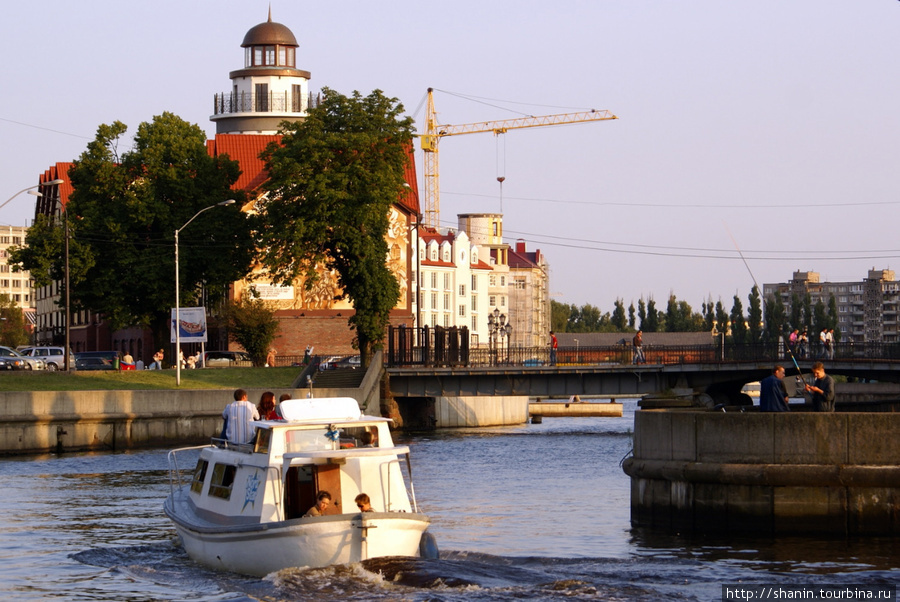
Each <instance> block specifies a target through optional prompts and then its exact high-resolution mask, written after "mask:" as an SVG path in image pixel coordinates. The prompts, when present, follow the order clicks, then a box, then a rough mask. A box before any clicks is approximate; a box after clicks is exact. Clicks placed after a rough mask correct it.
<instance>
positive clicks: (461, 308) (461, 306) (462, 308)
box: [459, 305, 466, 318]
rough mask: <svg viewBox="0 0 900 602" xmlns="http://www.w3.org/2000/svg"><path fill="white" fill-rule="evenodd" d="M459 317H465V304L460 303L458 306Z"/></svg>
mask: <svg viewBox="0 0 900 602" xmlns="http://www.w3.org/2000/svg"><path fill="white" fill-rule="evenodd" d="M459 317H460V318H465V317H466V306H465V305H460V306H459Z"/></svg>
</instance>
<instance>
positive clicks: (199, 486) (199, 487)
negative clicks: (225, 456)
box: [191, 458, 209, 493]
mask: <svg viewBox="0 0 900 602" xmlns="http://www.w3.org/2000/svg"><path fill="white" fill-rule="evenodd" d="M207 466H209V462H207V461H206V460H204V459H203V458H199V459H198V460H197V467H196V468H194V479H193V480H192V481H191V491H193V492H194V493H200V492H201V491H203V481H205V480H206V467H207Z"/></svg>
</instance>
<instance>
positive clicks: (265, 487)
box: [164, 398, 437, 576]
mask: <svg viewBox="0 0 900 602" xmlns="http://www.w3.org/2000/svg"><path fill="white" fill-rule="evenodd" d="M280 412H281V415H282V417H283V420H265V421H259V422H254V423H253V424H254V426H256V429H257V431H256V432H257V434H256V438H255V439H254V442H253V443H250V444H242V445H237V444H234V443H230V442H228V441H225V440H223V439H213V440H212V444H211V445H207V446H201V447H199V448H198V447H187V448H181V449H177V450H173V451H171V452H169V476H170V484H171V490H172V491H171V494H170V495H169V497H168V498H167V499H166V502H165V506H164V508H165V512H166V515H167V516H168V517H169V518H170V519H172V521H173V522H174V523H175V529H176V530H177V531H178V534H179V535H180V537H181V541H182V543H183V544H184V548H185V550H186V551H187V553H188V555H189V556H190V557H191V558H193V559H194V560H195V561H197V562H199V563H201V564H203V565H206V566H208V567H212V568H215V569H223V570H228V571H234V572H236V573H242V574H247V575H259V576H262V575H267V574H269V573H271V572H273V571H277V570H281V569H283V568H287V567H323V566H328V565H332V564H343V563H349V562H359V561H362V560H366V559H368V558H376V557H382V556H423V557H436V556H437V546H436V545H435V543H434V539H433V537H432V536H431V535H430V534H429V533H427V531H426V529H427V528H428V524H429V520H428V517H426V516H425V515H424V514H421V513H419V510H418V507H417V504H416V499H415V490H414V488H413V486H412V480H411V475H412V473H411V467H410V464H409V448H408V447H406V446H395V445H394V444H393V441H392V439H391V432H390V429H389V428H388V425H389V423H390V419H387V418H379V417H374V416H364V415H362V414H361V413H360V410H359V406H358V404H357V402H356V400H354V399H351V398H323V399H292V400H287V401H283V402H281V404H280ZM373 438H374V442H373V441H372V440H373ZM196 449H200V457H199V459H198V460H197V464H196V467H195V468H194V471H193V474H192V475H190V473H189V472H188V471H183V470H182V469H181V467H179V465H178V460H179V458H184V456H185V455H186V454H185V452H187V451H188V450H196ZM401 456H403V457H405V460H406V465H407V474H408V475H409V476H410V484H409V491H407V487H406V483H405V481H404V477H403V473H402V471H401V466H400V458H401ZM321 491H327V492H328V493H330V494H331V498H332V502H331V505H330V506H329V508H328V509H327V510H326V512H325V513H324V515H323V516H318V517H304V516H303V515H304V514H305V513H306V512H307V511H308V510H309V509H310V508H311V507H313V506H314V505H315V503H316V498H317V495H318V493H319V492H321ZM360 493H365V494H367V495H368V496H369V498H370V500H371V506H372V511H371V512H360V511H359V510H358V508H357V506H356V502H355V498H356V496H357V495H358V494H360Z"/></svg>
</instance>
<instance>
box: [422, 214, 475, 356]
mask: <svg viewBox="0 0 900 602" xmlns="http://www.w3.org/2000/svg"><path fill="white" fill-rule="evenodd" d="M418 252H419V260H418V266H417V267H418V270H417V272H418V278H417V281H418V295H417V296H416V298H414V303H417V304H418V306H417V307H416V315H417V316H418V318H419V321H420V324H419V325H420V326H443V327H451V326H457V327H462V326H465V327H466V328H468V329H469V333H470V335H469V336H470V339H469V340H470V344H471V345H473V346H476V345H478V344H479V343H485V342H486V341H487V314H488V312H489V311H491V309H492V308H491V307H490V304H489V289H488V279H489V277H490V274H491V266H490V265H489V264H488V263H487V262H486V261H485V260H484V259H485V257H482V255H483V254H484V251H482V250H481V249H479V247H478V246H477V245H474V244H472V243H471V241H470V240H469V237H468V235H467V234H466V233H465V232H454V231H452V230H449V231H447V230H445V231H439V230H437V229H435V228H420V230H419V244H418Z"/></svg>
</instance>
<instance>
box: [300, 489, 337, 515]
mask: <svg viewBox="0 0 900 602" xmlns="http://www.w3.org/2000/svg"><path fill="white" fill-rule="evenodd" d="M330 504H331V494H330V493H328V492H327V491H325V490H324V489H323V490H322V491H320V492H319V495H317V496H316V505H315V506H313V507H312V508H310V509H309V510H307V511H306V514H304V515H303V518H306V517H308V516H324V515H325V511H326V510H328V506H329V505H330Z"/></svg>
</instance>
